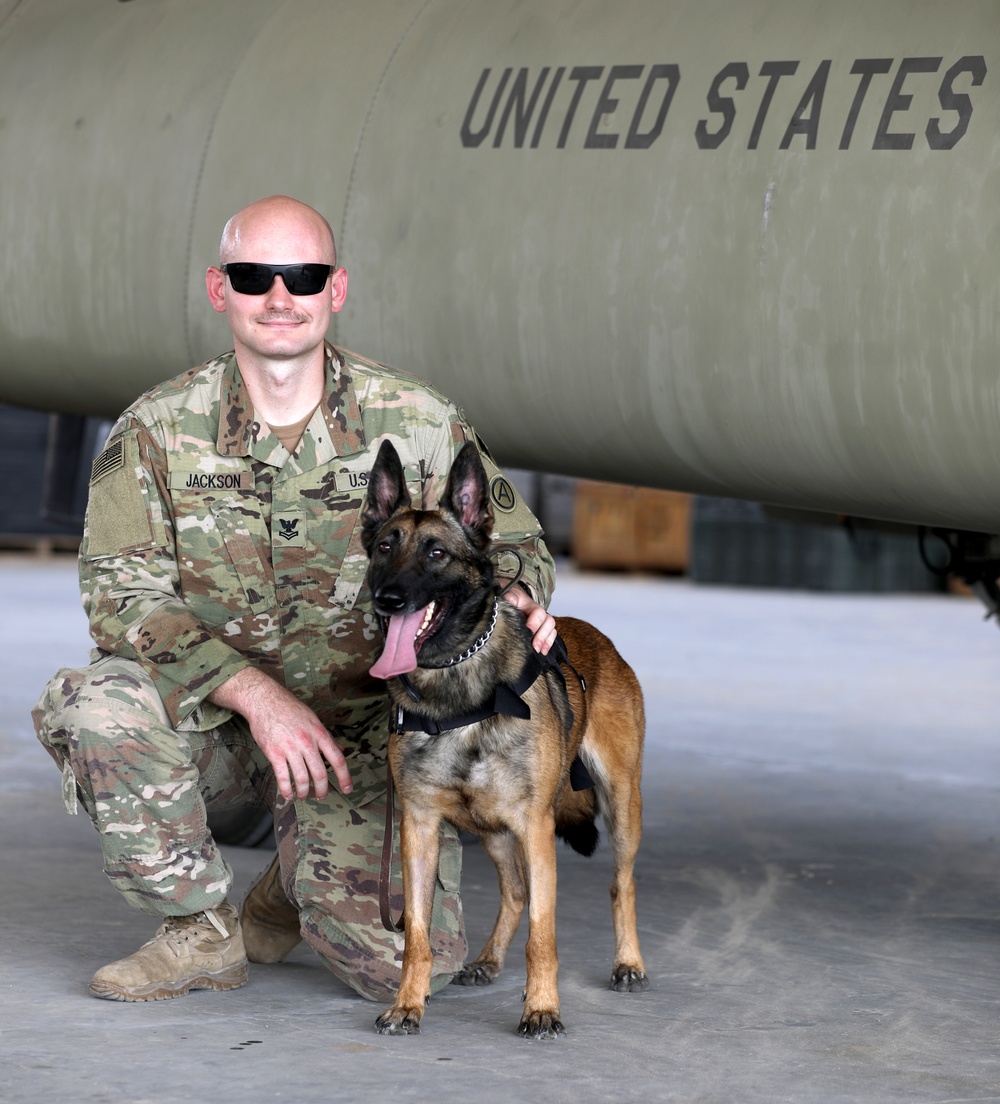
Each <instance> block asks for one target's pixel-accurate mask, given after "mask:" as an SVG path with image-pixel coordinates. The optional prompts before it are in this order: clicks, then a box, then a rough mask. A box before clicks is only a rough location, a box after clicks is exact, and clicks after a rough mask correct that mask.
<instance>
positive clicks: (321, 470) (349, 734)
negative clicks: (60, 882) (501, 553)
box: [35, 347, 553, 1000]
mask: <svg viewBox="0 0 1000 1104" xmlns="http://www.w3.org/2000/svg"><path fill="white" fill-rule="evenodd" d="M385 439H389V440H391V441H392V442H393V444H394V445H395V446H396V449H397V450H398V452H399V454H400V457H401V459H402V461H403V464H404V468H405V471H406V475H407V481H408V484H409V488H410V491H411V494H412V495H413V498H414V502H415V503H418V504H421V505H422V506H423V507H424V508H430V507H432V506H433V505H434V504H435V503H436V502H437V498H438V495H439V494H440V493H441V491H442V490H443V487H444V482H445V480H446V478H447V474H448V470H449V468H450V466H451V462H452V459H453V458H454V456H455V454H456V453H457V452H458V449H459V448H460V447H461V445H462V444H463V443H464V442H465V441H466V440H475V439H476V438H475V434H474V431H473V430H472V429H471V427H470V426H469V425H468V423H467V422H466V421H465V420H464V418H463V416H462V414H461V412H460V411H459V410H457V409H456V408H455V407H454V406H453V405H452V404H450V403H449V402H448V401H447V400H446V399H444V398H443V397H442V396H441V395H439V394H438V393H437V392H435V391H434V390H433V389H431V388H430V387H428V386H427V385H426V384H423V383H421V382H420V381H418V380H416V379H414V378H413V377H410V376H407V375H405V374H403V373H401V372H397V371H395V370H393V369H388V368H385V367H384V366H382V365H378V364H375V363H373V362H370V361H367V360H365V359H364V358H361V357H358V356H355V355H354V354H349V353H343V352H341V351H339V350H334V349H333V348H332V347H328V349H327V389H326V393H325V395H324V398H323V400H322V401H321V403H320V405H319V407H318V409H317V410H316V412H315V414H314V415H313V417H312V419H311V421H310V422H309V424H308V426H307V427H306V430H305V432H304V433H303V436H302V440H301V442H300V444H299V447H298V450H297V452H296V453H295V454H293V455H289V453H288V452H286V451H285V449H284V447H283V446H282V445H281V444H280V442H279V441H278V440H277V438H276V437H275V436H274V435H273V434H272V433H271V431H270V429H269V427H268V426H267V425H266V424H264V423H262V422H260V421H256V420H255V418H254V412H253V409H252V407H251V404H250V401H249V397H248V395H247V392H246V389H245V385H244V383H243V381H242V378H241V376H240V373H239V369H238V366H237V364H236V358H235V355H234V354H232V353H229V354H227V355H225V356H222V357H219V358H217V359H215V360H212V361H209V362H208V363H206V364H204V365H201V366H200V367H198V368H195V369H192V370H191V371H189V372H186V373H184V374H183V375H181V376H179V377H177V378H175V379H173V380H171V381H168V382H167V383H165V384H162V385H160V386H159V387H156V388H154V389H152V390H151V391H149V392H147V393H146V394H145V395H143V396H142V397H141V398H140V399H138V400H137V401H136V402H135V403H134V404H133V405H132V406H131V407H130V408H129V409H128V410H127V411H126V412H125V413H124V414H123V415H122V417H121V418H120V419H119V420H118V422H117V424H116V425H115V427H114V428H113V430H112V432H111V436H110V438H109V444H108V446H107V448H106V449H105V450H104V452H103V453H102V454H101V455H100V456H99V457H98V459H97V460H96V461H95V464H94V471H93V474H92V477H91V488H90V504H89V507H88V519H87V528H86V532H85V535H84V540H83V544H82V546H81V554H80V580H81V590H82V593H83V604H84V608H85V609H86V611H87V613H88V615H89V618H90V624H91V632H92V635H93V637H94V640H95V642H96V644H97V645H98V648H97V650H96V651H95V653H94V654H93V656H92V659H93V662H92V664H91V666H89V667H87V668H85V669H82V670H63V671H60V672H59V673H58V674H57V675H56V676H55V678H54V679H53V680H52V681H51V682H50V683H49V685H48V686H47V687H46V690H45V692H44V694H43V696H42V699H41V701H40V702H39V704H38V706H37V708H36V710H35V724H36V728H37V730H38V733H39V738H40V739H41V740H42V742H43V744H45V746H46V747H47V748H48V750H49V752H50V754H52V756H53V758H55V760H56V762H57V763H59V765H60V766H61V767H62V769H63V777H64V797H65V799H66V803H67V807H68V808H69V809H70V810H71V811H75V809H76V804H77V801H81V802H82V803H83V805H84V808H85V809H86V811H87V812H88V813H89V815H90V816H91V818H92V819H93V821H94V824H95V826H96V827H97V829H98V831H99V832H100V834H101V840H102V845H103V848H104V863H105V870H106V872H107V874H108V876H109V878H111V880H112V881H113V882H114V883H115V884H116V885H117V886H118V888H119V889H120V890H121V891H122V893H123V894H124V895H125V897H126V899H127V900H128V901H129V902H130V903H131V904H132V905H134V906H135V907H137V908H140V909H143V910H145V911H147V912H150V913H153V914H156V915H158V916H169V915H186V914H190V913H195V912H198V911H200V910H202V909H206V908H213V907H215V906H217V905H218V904H220V903H221V901H222V900H223V899H224V898H225V897H226V895H227V894H228V893H229V891H230V889H231V886H232V871H231V869H230V867H229V865H228V864H227V863H226V861H225V859H224V858H223V857H222V855H221V854H220V853H219V851H218V849H217V847H216V845H215V842H214V841H213V839H212V837H211V833H210V832H209V830H208V827H207V822H206V808H212V809H221V808H224V807H229V808H232V807H234V806H237V805H240V804H246V803H247V802H250V803H256V804H259V805H261V806H262V807H263V806H264V805H271V806H272V807H273V806H274V802H275V785H274V779H273V775H272V771H271V768H270V765H269V764H268V763H267V760H266V759H265V757H264V756H263V754H262V753H261V751H260V749H259V748H258V747H257V745H256V743H255V742H254V740H253V738H252V737H251V735H250V731H249V728H248V726H247V724H246V723H245V721H244V720H243V718H242V717H240V716H239V715H234V714H232V713H231V712H229V711H227V710H225V709H222V708H221V707H219V706H216V705H214V704H213V703H211V702H209V701H208V700H207V698H208V695H209V694H210V693H211V692H212V690H214V689H215V688H216V687H217V686H219V685H220V684H222V683H223V682H225V681H226V680H227V679H228V678H230V677H231V676H232V675H234V674H235V673H236V672H237V671H239V670H241V669H242V668H244V667H246V666H248V665H252V666H255V667H257V668H259V669H261V670H263V671H266V672H267V673H268V674H270V675H271V676H272V677H273V678H275V679H276V680H278V681H279V682H281V683H283V684H284V685H285V686H286V687H288V688H289V689H290V690H291V691H292V692H293V693H295V694H296V695H297V696H298V697H299V698H301V699H302V700H303V701H305V702H306V703H307V704H308V705H309V706H310V707H311V708H312V709H313V710H314V711H315V712H316V713H317V715H318V716H319V718H320V719H321V721H322V722H323V723H324V724H325V725H326V726H327V727H328V728H329V729H330V731H331V732H332V733H333V735H334V738H335V739H336V740H337V742H338V744H339V745H340V747H341V748H342V750H343V752H344V754H345V756H346V757H347V762H348V765H349V767H350V770H351V777H352V781H353V784H354V789H353V792H352V793H351V794H349V795H348V796H347V797H344V796H342V795H341V794H340V793H339V792H337V791H336V790H335V789H333V790H332V791H331V794H330V795H329V797H327V798H324V799H323V800H322V801H320V800H317V799H315V798H308V799H306V800H292V801H289V802H283V801H281V800H280V799H279V800H278V805H277V807H276V808H275V822H276V828H277V835H278V850H279V854H280V857H281V869H282V882H283V885H284V887H285V890H286V892H287V894H288V896H289V898H290V899H291V900H292V901H293V902H295V903H296V904H297V906H298V907H299V909H300V918H301V926H302V934H303V936H304V938H305V939H306V940H307V941H308V942H309V943H310V944H311V945H312V946H313V947H314V948H315V949H316V950H317V951H318V952H319V954H320V955H321V956H322V957H323V959H324V961H325V962H326V963H327V965H328V966H329V967H330V969H331V970H333V971H334V973H336V974H337V975H338V976H339V977H341V978H343V979H344V980H345V981H347V982H348V983H349V984H350V985H352V986H353V987H354V988H355V989H357V990H358V991H359V992H361V993H363V994H364V995H365V996H369V997H372V998H375V999H380V1000H381V999H385V997H386V996H387V995H388V994H389V993H390V992H391V991H392V990H393V989H394V988H395V986H396V982H397V979H398V969H399V963H400V960H401V950H402V937H401V936H393V935H390V934H389V933H387V932H385V931H384V930H383V928H382V926H381V924H380V922H379V919H378V861H379V851H380V846H381V838H382V832H383V825H384V816H385V757H386V756H385V753H386V740H387V727H386V726H387V715H388V710H387V698H386V694H385V688H384V684H383V683H381V682H379V681H377V680H375V679H372V678H371V677H370V676H369V674H368V669H369V667H370V666H371V665H372V663H374V661H375V659H376V658H377V656H378V653H379V651H380V647H381V632H380V629H379V626H378V624H377V622H376V619H375V617H374V616H373V614H372V610H371V601H370V596H369V594H368V590H367V586H366V584H365V573H366V570H367V557H366V556H365V553H364V551H363V549H362V546H361V522H360V512H361V507H362V504H363V501H364V496H365V488H366V484H367V480H368V473H369V471H370V469H371V466H372V464H373V462H374V458H375V455H376V453H377V451H378V447H379V445H380V444H381V442H382V441H383V440H385ZM487 464H488V468H489V470H490V471H491V475H492V477H493V483H494V502H495V504H496V505H497V507H498V509H497V526H496V528H497V532H496V534H495V537H496V539H497V540H498V541H503V542H511V543H515V544H517V545H518V546H519V547H520V548H521V550H522V554H523V557H524V562H525V564H526V570H525V573H524V576H523V579H522V581H523V582H524V583H525V585H526V586H527V588H528V589H529V591H530V592H531V594H532V596H533V598H534V599H535V600H536V601H539V602H541V603H543V604H546V603H547V602H548V599H549V597H550V595H551V589H552V584H553V567H552V561H551V558H550V557H549V555H548V552H547V550H546V549H545V545H544V544H543V542H542V541H541V533H540V530H539V527H538V523H537V522H536V521H535V519H534V518H533V517H532V516H531V514H530V513H529V512H528V511H527V510H526V509H525V508H524V506H523V504H521V503H520V501H519V500H518V499H517V496H516V494H512V492H511V489H510V485H509V484H507V483H506V481H505V480H503V477H502V476H500V474H499V472H496V471H495V469H494V468H492V467H490V464H489V460H488V458H487ZM515 561H516V558H515V557H513V556H511V555H510V554H509V553H508V554H506V556H505V557H502V558H501V563H500V574H501V576H507V577H510V576H512V575H513V574H514V573H515V571H516V567H517V564H516V562H515ZM445 834H446V839H445V840H444V844H445V846H443V848H442V860H441V866H440V877H439V883H440V884H439V889H438V893H437V895H436V898H435V906H434V930H435V933H436V934H435V944H436V950H437V952H438V964H437V966H436V970H437V971H438V974H437V976H436V978H435V981H436V984H437V985H440V984H443V983H444V982H445V981H447V980H448V977H449V976H450V975H451V973H453V972H454V971H455V970H456V969H458V968H459V966H460V965H461V964H462V962H463V960H464V957H465V950H466V948H465V940H464V933H463V925H462V916H461V903H460V899H459V896H458V882H459V877H460V873H461V845H460V843H459V841H458V839H457V837H456V836H455V834H454V832H453V831H452V830H451V829H450V828H447V829H446V830H445ZM397 870H398V867H397ZM394 890H395V892H394V901H393V905H394V908H395V909H396V911H397V912H398V910H399V909H400V908H401V906H402V900H401V891H400V888H399V885H398V879H394Z"/></svg>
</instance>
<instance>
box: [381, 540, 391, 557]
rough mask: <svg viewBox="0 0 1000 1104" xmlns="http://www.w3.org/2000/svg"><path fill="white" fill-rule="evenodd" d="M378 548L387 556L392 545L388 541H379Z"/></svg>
mask: <svg viewBox="0 0 1000 1104" xmlns="http://www.w3.org/2000/svg"><path fill="white" fill-rule="evenodd" d="M378 550H379V552H381V553H382V555H383V556H388V555H389V553H390V552H391V551H392V545H391V544H390V543H389V542H388V541H379V542H378Z"/></svg>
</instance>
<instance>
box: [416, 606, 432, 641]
mask: <svg viewBox="0 0 1000 1104" xmlns="http://www.w3.org/2000/svg"><path fill="white" fill-rule="evenodd" d="M433 617H434V603H433V602H431V604H430V605H429V606H428V607H427V610H426V612H425V613H424V619H423V621H422V622H421V623H420V628H419V629H417V636H420V635H421V633H423V632H425V631H426V630H427V626H428V625H429V624H430V623H431V621H432V619H433Z"/></svg>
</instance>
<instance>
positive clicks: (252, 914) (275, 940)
mask: <svg viewBox="0 0 1000 1104" xmlns="http://www.w3.org/2000/svg"><path fill="white" fill-rule="evenodd" d="M240 919H241V920H242V921H243V939H244V943H245V945H246V949H247V958H249V959H250V961H251V962H280V961H281V960H282V959H283V958H284V957H285V955H286V954H288V952H289V951H291V950H292V948H293V947H296V946H298V944H299V943H301V942H302V933H301V932H300V930H299V910H298V909H297V908H296V907H295V906H294V905H293V904H292V903H291V901H289V900H288V898H287V897H286V896H285V891H284V890H283V889H282V888H281V867H280V866H279V865H278V856H277V855H275V856H274V858H273V859H272V860H271V865H270V866H269V867H268V868H267V869H266V870H265V871H264V873H263V874H261V875H260V877H259V878H258V879H257V880H256V881H255V882H254V884H253V885H252V886H251V887H250V890H249V892H248V893H247V895H246V900H244V902H243V908H242V910H241V911H240Z"/></svg>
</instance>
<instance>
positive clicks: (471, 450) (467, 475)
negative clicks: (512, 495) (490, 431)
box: [441, 441, 493, 548]
mask: <svg viewBox="0 0 1000 1104" xmlns="http://www.w3.org/2000/svg"><path fill="white" fill-rule="evenodd" d="M441 507H442V509H444V510H448V511H449V512H450V513H452V514H454V516H455V517H456V518H457V519H458V521H459V522H460V523H461V525H462V528H463V529H464V530H465V531H466V532H467V533H468V534H469V536H470V537H471V538H472V539H473V541H474V542H475V544H476V546H477V547H479V548H485V547H486V545H487V544H488V543H489V539H490V534H491V533H492V532H493V507H492V506H491V505H490V489H489V485H488V483H487V479H486V469H485V468H484V467H483V462H482V460H481V459H480V457H479V450H478V449H477V448H476V446H475V445H474V444H473V443H472V442H471V441H466V443H465V444H464V445H463V446H462V450H461V452H459V454H458V456H456V457H455V462H454V464H452V466H451V471H450V472H449V473H448V485H447V486H446V487H445V489H444V496H443V497H442V499H441Z"/></svg>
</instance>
